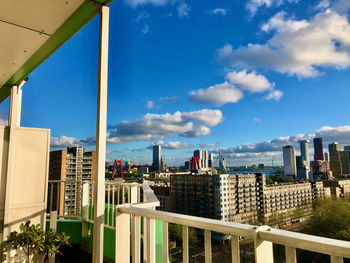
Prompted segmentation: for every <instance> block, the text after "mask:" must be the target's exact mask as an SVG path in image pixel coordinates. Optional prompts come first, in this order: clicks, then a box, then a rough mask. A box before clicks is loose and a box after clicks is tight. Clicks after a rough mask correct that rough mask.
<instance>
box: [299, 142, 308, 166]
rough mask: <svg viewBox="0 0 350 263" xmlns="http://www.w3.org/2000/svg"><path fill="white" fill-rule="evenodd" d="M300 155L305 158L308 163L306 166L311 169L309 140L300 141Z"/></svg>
mask: <svg viewBox="0 0 350 263" xmlns="http://www.w3.org/2000/svg"><path fill="white" fill-rule="evenodd" d="M299 143H300V155H301V157H302V158H303V161H305V162H306V166H308V167H310V159H309V143H310V141H309V140H300V141H299Z"/></svg>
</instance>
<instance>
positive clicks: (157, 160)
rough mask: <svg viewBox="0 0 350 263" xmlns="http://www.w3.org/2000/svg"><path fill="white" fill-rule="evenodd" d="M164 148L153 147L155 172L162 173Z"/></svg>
mask: <svg viewBox="0 0 350 263" xmlns="http://www.w3.org/2000/svg"><path fill="white" fill-rule="evenodd" d="M161 159H162V147H161V146H160V145H153V164H152V166H153V170H154V171H158V172H161V170H162V161H161Z"/></svg>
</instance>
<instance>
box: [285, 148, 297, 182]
mask: <svg viewBox="0 0 350 263" xmlns="http://www.w3.org/2000/svg"><path fill="white" fill-rule="evenodd" d="M283 165H284V175H283V178H284V180H288V179H289V178H290V177H294V176H296V175H297V166H296V159H295V150H294V148H293V146H290V145H287V146H284V147H283Z"/></svg>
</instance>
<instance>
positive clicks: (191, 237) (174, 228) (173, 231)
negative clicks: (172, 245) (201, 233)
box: [168, 224, 197, 243]
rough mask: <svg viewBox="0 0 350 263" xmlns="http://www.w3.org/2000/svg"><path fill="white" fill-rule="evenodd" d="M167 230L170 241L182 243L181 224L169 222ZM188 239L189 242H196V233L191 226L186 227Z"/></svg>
mask: <svg viewBox="0 0 350 263" xmlns="http://www.w3.org/2000/svg"><path fill="white" fill-rule="evenodd" d="M168 231H169V239H170V241H176V242H177V243H178V242H181V243H182V226H180V225H176V224H169V226H168ZM188 241H189V242H190V243H196V242H197V234H196V231H195V230H194V229H193V228H192V227H189V228H188Z"/></svg>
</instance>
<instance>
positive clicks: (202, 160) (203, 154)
mask: <svg viewBox="0 0 350 263" xmlns="http://www.w3.org/2000/svg"><path fill="white" fill-rule="evenodd" d="M193 156H194V157H197V158H198V159H199V165H200V167H201V169H203V168H208V157H209V155H208V151H204V150H195V151H194V152H193Z"/></svg>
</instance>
